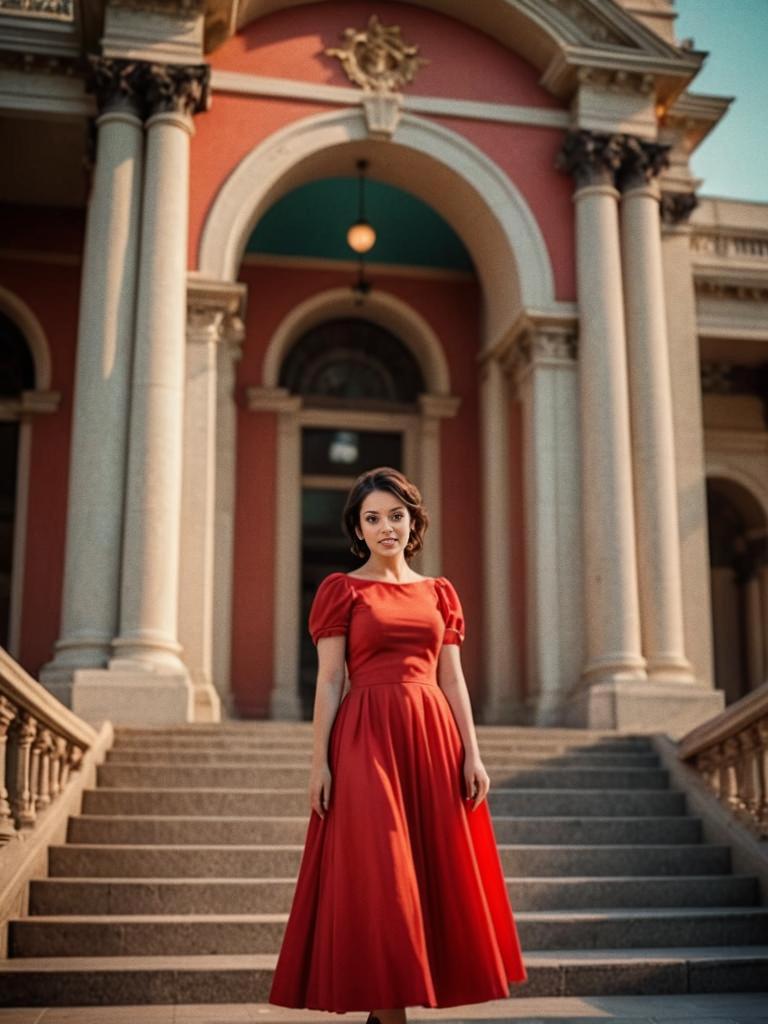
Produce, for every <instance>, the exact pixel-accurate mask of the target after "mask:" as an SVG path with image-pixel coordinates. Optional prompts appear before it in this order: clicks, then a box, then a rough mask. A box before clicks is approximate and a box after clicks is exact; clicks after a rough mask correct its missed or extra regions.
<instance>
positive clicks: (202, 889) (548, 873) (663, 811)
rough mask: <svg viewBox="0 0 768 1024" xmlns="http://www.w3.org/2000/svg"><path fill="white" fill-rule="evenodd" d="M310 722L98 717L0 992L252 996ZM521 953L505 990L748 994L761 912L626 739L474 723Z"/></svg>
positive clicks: (654, 766)
mask: <svg viewBox="0 0 768 1024" xmlns="http://www.w3.org/2000/svg"><path fill="white" fill-rule="evenodd" d="M311 729H312V726H311V723H305V722H299V723H280V722H259V723H242V724H240V723H230V724H226V725H222V726H215V725H206V726H182V727H178V728H170V729H128V728H123V729H118V730H117V736H116V741H115V745H114V748H113V749H112V750H111V751H110V753H109V755H108V760H107V762H106V763H105V764H104V765H102V766H101V767H100V768H99V776H98V787H97V788H96V789H94V790H90V791H87V792H86V794H85V798H84V805H83V813H82V814H81V815H79V816H77V817H73V818H71V819H70V823H69V831H68V842H67V843H66V844H65V845H63V846H56V847H53V848H51V850H50V856H49V875H48V877H47V878H45V879H40V880H38V881H34V882H33V883H32V885H31V891H30V900H29V914H28V916H27V917H24V918H21V919H18V920H14V921H12V922H11V924H10V928H9V957H8V959H7V960H5V961H0V1005H4V1006H67V1005H77V1006H83V1005H94V1004H98V1005H118V1004H139V1003H144V1004H150V1003H173V1002H182V1003H231V1002H251V1003H253V1002H257V1003H258V1002H261V1003H263V1002H266V1000H267V996H268V992H269V987H270V982H271V974H272V970H273V968H274V964H275V960H276V954H277V950H278V949H279V946H280V940H281V936H282V932H283V928H284V925H285V920H286V918H287V914H288V910H289V908H290V904H291V898H292V893H293V886H294V881H295V877H296V874H297V871H298V867H299V863H300V859H301V853H302V848H303V842H304V836H305V833H306V826H307V820H308V815H309V810H308V798H307V781H308V762H309V755H310V750H311ZM477 732H478V737H479V740H480V746H481V751H482V755H483V760H484V763H485V765H486V768H487V769H488V772H489V774H490V776H491V782H492V789H491V792H490V795H489V802H490V808H491V812H492V815H493V819H494V827H495V831H496V838H497V842H498V844H499V850H500V854H501V859H502V863H503V866H504V871H505V875H506V878H507V884H508V889H509V894H510V900H511V902H512V906H513V908H514V911H515V916H516V920H517V923H518V927H519V931H520V939H521V943H522V946H523V951H524V955H525V962H526V965H527V967H528V972H529V980H528V982H527V983H526V984H525V985H513V986H512V987H511V990H510V994H511V995H513V996H528V997H531V996H537V997H538V996H578V995H620V994H621V995H645V994H662V993H664V994H666V993H669V994H678V993H686V992H738V991H744V992H746V991H764V990H765V989H766V988H768V984H767V979H768V907H767V906H761V905H760V892H759V886H758V880H757V879H756V878H754V877H751V876H746V875H735V874H732V873H731V864H730V850H729V848H728V847H726V846H715V845H710V844H706V843H704V842H702V828H701V821H700V820H699V819H697V818H694V817H690V816H688V815H687V814H686V802H685V795H684V794H683V793H681V792H676V791H674V790H671V789H670V788H669V786H668V778H667V773H666V771H665V770H663V769H661V768H660V767H659V761H658V758H657V755H656V754H655V752H654V749H653V745H652V742H651V740H650V739H649V738H647V737H641V736H637V737H634V736H626V735H620V734H617V733H607V732H595V731H587V730H574V729H525V728H519V727H502V726H482V725H481V726H478V727H477Z"/></svg>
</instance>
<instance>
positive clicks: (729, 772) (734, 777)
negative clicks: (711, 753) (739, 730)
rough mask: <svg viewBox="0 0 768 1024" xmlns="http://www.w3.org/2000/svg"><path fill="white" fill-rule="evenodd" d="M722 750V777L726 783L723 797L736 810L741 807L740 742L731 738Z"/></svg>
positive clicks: (726, 741) (723, 745) (733, 737)
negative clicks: (723, 772) (723, 770)
mask: <svg viewBox="0 0 768 1024" xmlns="http://www.w3.org/2000/svg"><path fill="white" fill-rule="evenodd" d="M722 750H723V768H724V769H725V774H724V777H723V776H721V778H723V781H724V783H725V785H724V787H723V791H722V797H723V798H724V800H725V802H726V803H727V804H728V806H729V807H730V808H731V809H732V810H736V809H737V808H739V807H740V806H741V800H740V798H739V777H738V765H739V741H738V740H737V739H736V737H735V736H729V737H728V739H727V740H725V742H724V743H723V744H722Z"/></svg>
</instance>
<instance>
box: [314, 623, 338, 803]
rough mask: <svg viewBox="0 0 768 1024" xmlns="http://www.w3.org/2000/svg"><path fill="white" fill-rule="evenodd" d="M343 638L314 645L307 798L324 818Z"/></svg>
mask: <svg viewBox="0 0 768 1024" xmlns="http://www.w3.org/2000/svg"><path fill="white" fill-rule="evenodd" d="M346 642H347V638H346V637H345V636H324V637H321V638H320V639H319V640H318V642H317V659H318V668H317V686H316V688H315V707H314V712H313V716H312V723H313V728H312V768H311V771H310V779H309V798H310V803H311V805H312V810H313V811H316V812H317V813H318V814H319V815H320V817H321V818H324V817H325V811H327V810H328V804H329V801H330V798H331V771H330V768H329V767H328V740H329V738H330V734H331V727H332V725H333V721H334V719H335V717H336V712H337V711H338V708H339V702H340V700H341V692H342V690H343V689H344V678H345V665H344V653H345V649H346Z"/></svg>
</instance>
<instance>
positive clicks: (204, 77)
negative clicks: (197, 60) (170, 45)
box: [146, 64, 211, 117]
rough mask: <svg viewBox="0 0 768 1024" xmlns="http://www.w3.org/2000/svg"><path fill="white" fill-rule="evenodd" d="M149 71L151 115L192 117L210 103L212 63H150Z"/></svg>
mask: <svg viewBox="0 0 768 1024" xmlns="http://www.w3.org/2000/svg"><path fill="white" fill-rule="evenodd" d="M146 74H147V84H146V97H147V105H148V108H149V113H150V115H154V114H182V115H184V116H188V117H191V116H192V115H193V114H199V113H200V112H201V111H203V110H208V108H209V107H210V104H211V69H210V66H209V65H208V64H193V65H184V64H148V65H147V72H146Z"/></svg>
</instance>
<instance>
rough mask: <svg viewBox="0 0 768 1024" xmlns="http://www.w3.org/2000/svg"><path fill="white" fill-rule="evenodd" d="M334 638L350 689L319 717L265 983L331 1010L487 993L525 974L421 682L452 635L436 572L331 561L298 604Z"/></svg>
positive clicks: (445, 726)
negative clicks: (320, 761) (310, 793)
mask: <svg viewBox="0 0 768 1024" xmlns="http://www.w3.org/2000/svg"><path fill="white" fill-rule="evenodd" d="M309 630H310V633H311V635H312V639H313V641H314V643H315V644H317V641H318V640H319V639H320V638H321V637H324V636H336V635H341V634H345V635H346V636H347V647H346V659H347V666H348V669H349V677H350V686H351V689H350V691H349V692H348V693H347V694H346V696H345V697H344V698H343V699H342V701H341V703H340V705H339V708H338V711H337V713H336V717H335V719H334V722H333V726H332V727H331V732H330V736H329V745H328V764H329V768H330V771H331V796H330V801H329V806H328V810H327V811H326V815H325V818H321V817H320V816H319V815H318V814H316V813H315V812H311V813H310V818H309V824H308V827H307V833H306V839H305V844H304V852H303V855H302V859H301V865H300V868H299V875H298V879H297V883H296V889H295V892H294V897H293V902H292V905H291V911H290V915H289V918H288V922H287V925H286V928H285V933H284V937H283V942H282V947H281V950H280V955H279V957H278V961H277V966H276V969H275V973H274V976H273V981H272V988H271V991H270V994H269V1002H271V1003H274V1004H276V1005H279V1006H290V1007H304V1008H307V1009H313V1010H329V1011H334V1012H337V1013H344V1012H347V1011H349V1010H360V1011H366V1012H367V1011H370V1010H373V1009H375V1008H377V1007H380V1008H382V1009H385V1008H390V1007H408V1006H425V1007H439V1006H458V1005H467V1004H472V1003H479V1002H484V1001H486V1000H490V999H502V998H506V997H507V996H508V995H509V984H508V983H509V982H522V981H525V980H527V973H526V969H525V966H524V964H523V959H522V953H521V949H520V943H519V940H518V936H517V930H516V927H515V922H514V918H513V915H512V909H511V907H510V904H509V898H508V895H507V889H506V884H505V881H504V875H503V871H502V868H501V862H500V859H499V852H498V849H497V847H496V841H495V836H494V832H493V825H492V822H491V817H490V813H489V810H488V802H487V799H486V800H484V801H483V802H482V803H481V804H480V805H479V807H478V808H477V810H475V811H473V810H472V809H471V806H472V804H471V801H470V800H469V799H468V798H467V797H466V796H465V795H464V794H465V788H466V787H465V783H464V778H463V768H462V766H463V758H464V745H463V742H462V740H461V736H460V733H459V731H458V728H457V725H456V721H455V719H454V717H453V712H452V709H451V705H450V704H449V702H448V699H447V698H446V696H445V694H444V692H443V690H442V689H441V688H440V686H439V685H438V683H437V657H438V654H439V652H440V647H441V645H442V644H443V643H461V642H462V641H463V640H464V617H463V612H462V608H461V604H460V602H459V597H458V595H457V593H456V591H455V589H454V587H453V585H452V584H451V583H450V581H449V580H447V579H446V578H445V577H443V576H441V577H437V578H431V577H428V578H426V579H423V580H417V581H415V582H413V583H386V582H384V581H380V580H366V579H362V578H360V577H354V576H349V575H348V574H347V573H342V572H335V573H331V574H330V575H329V576H326V577H325V579H324V580H323V581H322V582H321V583H320V586H319V587H318V588H317V591H316V593H315V597H314V600H313V603H312V608H311V610H310V615H309Z"/></svg>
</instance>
